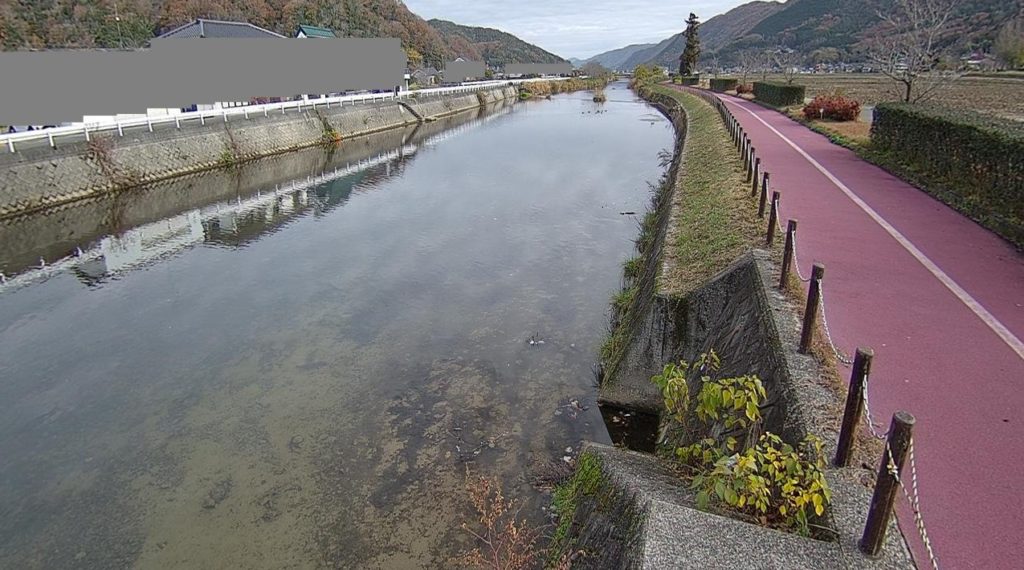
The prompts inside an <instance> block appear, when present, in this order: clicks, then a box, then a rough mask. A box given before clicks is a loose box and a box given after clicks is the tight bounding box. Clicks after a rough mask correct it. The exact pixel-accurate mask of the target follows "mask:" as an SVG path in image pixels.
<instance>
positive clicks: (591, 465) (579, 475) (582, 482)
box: [551, 453, 602, 558]
mask: <svg viewBox="0 0 1024 570" xmlns="http://www.w3.org/2000/svg"><path fill="white" fill-rule="evenodd" d="M601 481H602V474H601V460H600V459H599V458H598V457H597V456H596V455H594V454H592V453H583V454H582V455H580V457H579V460H578V462H577V464H576V471H575V473H573V476H572V477H571V478H570V479H569V480H568V481H566V482H565V483H562V484H561V485H559V486H557V487H555V492H554V495H553V497H552V501H551V508H552V509H553V510H554V512H555V514H556V515H558V526H557V527H555V533H554V536H553V537H552V538H551V553H552V555H553V556H554V557H555V558H557V557H558V556H559V555H560V554H561V551H562V550H564V548H565V546H566V544H565V542H566V540H567V539H568V538H569V531H570V530H571V529H572V522H573V519H574V515H575V513H576V507H577V506H578V505H579V501H580V499H581V498H583V497H585V496H593V495H594V494H596V493H597V491H598V489H599V488H600V486H601Z"/></svg>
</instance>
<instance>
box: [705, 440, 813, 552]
mask: <svg viewBox="0 0 1024 570" xmlns="http://www.w3.org/2000/svg"><path fill="white" fill-rule="evenodd" d="M693 486H694V488H695V489H697V506H698V507H699V508H701V509H705V508H707V507H708V505H709V503H711V502H712V501H717V502H721V503H725V504H726V505H728V506H729V507H733V508H736V509H739V510H741V511H743V512H746V513H748V514H751V515H753V516H755V517H756V518H758V519H759V520H760V521H761V522H762V523H764V524H781V525H782V526H784V527H786V528H792V529H795V530H796V531H797V532H799V533H800V534H803V535H805V536H806V535H809V534H810V520H809V519H810V512H812V511H813V513H814V514H815V515H817V516H821V515H822V514H824V512H825V506H826V505H828V503H829V501H830V500H831V498H832V493H831V491H830V490H829V488H828V483H827V482H826V481H825V465H824V461H823V459H822V450H821V440H819V439H818V438H817V437H815V436H813V435H809V436H807V438H805V439H804V441H802V442H801V443H800V445H799V446H798V447H796V448H794V447H793V446H791V445H789V444H788V443H785V442H783V441H782V439H781V438H780V437H779V436H777V435H775V434H772V433H765V434H764V435H762V436H761V437H760V439H759V440H758V442H757V445H755V446H753V447H750V448H748V449H746V450H745V451H743V452H742V453H734V454H732V455H729V456H724V457H720V458H718V459H717V460H716V461H715V462H714V464H713V466H712V467H711V469H710V471H709V472H706V473H701V474H698V475H696V476H695V477H694V478H693Z"/></svg>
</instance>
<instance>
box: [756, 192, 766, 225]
mask: <svg viewBox="0 0 1024 570" xmlns="http://www.w3.org/2000/svg"><path fill="white" fill-rule="evenodd" d="M767 201H768V186H767V185H765V186H761V200H760V201H759V202H758V204H757V217H758V218H763V217H764V207H765V202H767Z"/></svg>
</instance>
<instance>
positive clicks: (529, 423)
mask: <svg viewBox="0 0 1024 570" xmlns="http://www.w3.org/2000/svg"><path fill="white" fill-rule="evenodd" d="M607 94H608V96H609V101H608V102H607V103H604V104H596V103H593V102H592V101H591V100H590V97H591V94H590V93H589V92H581V93H575V94H567V95H558V96H555V97H554V98H553V99H552V100H546V101H545V100H540V101H529V102H525V103H516V104H514V105H507V106H504V107H499V108H495V109H490V110H487V111H486V112H471V113H467V114H463V115H460V116H455V117H452V118H450V119H446V120H445V121H439V122H437V123H429V124H426V125H424V126H423V127H422V128H420V129H415V130H412V129H410V130H405V131H392V132H389V133H385V134H382V135H377V136H375V137H368V138H365V139H353V140H351V141H344V142H343V143H342V145H341V148H340V149H338V150H337V151H335V152H333V153H328V152H325V151H323V150H321V149H312V150H308V151H303V152H301V153H295V154H293V155H287V156H284V157H278V158H275V159H271V160H269V161H263V162H261V163H256V164H253V165H248V166H246V167H244V168H243V169H241V170H240V171H228V172H221V173H212V174H208V175H205V176H200V177H195V178H191V179H188V180H183V181H176V182H174V183H172V184H170V185H168V186H165V187H162V188H155V189H151V190H147V191H140V192H137V193H133V194H126V195H121V196H119V197H117V198H112V199H107V200H101V201H97V202H93V203H88V204H80V205H76V206H73V207H69V208H65V209H63V210H61V211H57V212H47V213H44V214H41V215H37V216H33V217H31V218H27V219H22V220H18V221H16V222H8V223H2V224H0V271H3V272H4V274H5V277H6V283H5V284H4V285H2V286H0V567H4V568H78V567H80V568H120V567H138V568H170V567H177V568H229V567H230V568H310V567H332V568H435V567H446V566H449V565H450V561H451V560H452V558H453V557H455V556H458V555H459V553H460V552H461V551H463V550H464V549H466V548H468V547H470V546H471V545H472V542H471V540H470V538H471V537H470V536H469V535H468V534H467V533H466V532H465V531H464V530H461V529H460V524H461V523H462V522H463V521H469V522H472V520H473V512H472V510H471V507H470V504H469V499H468V496H467V493H466V489H465V483H466V478H467V472H468V473H471V474H473V475H483V476H488V477H497V478H498V480H500V481H501V483H502V485H503V487H504V489H505V491H506V494H507V495H509V496H512V497H515V498H516V499H517V500H519V501H521V502H522V503H523V504H524V505H525V507H524V511H523V513H524V514H525V515H526V516H527V517H528V518H529V519H530V520H531V521H534V523H538V524H539V523H542V522H544V521H545V517H544V512H543V510H542V507H544V506H546V502H547V500H548V498H547V497H545V496H544V495H543V494H542V493H540V492H538V491H537V490H536V489H534V487H533V486H532V485H531V469H532V467H533V466H536V465H543V464H545V463H548V462H551V461H559V460H561V458H562V457H563V456H564V455H566V454H567V449H568V448H573V450H575V449H577V448H578V446H579V443H580V441H581V440H584V439H590V440H596V441H607V440H608V435H607V432H606V431H605V428H604V425H603V423H602V421H601V416H600V412H599V411H598V409H597V406H596V404H595V398H596V388H595V385H594V382H595V379H594V375H593V371H592V365H593V363H594V361H595V360H596V355H597V351H598V347H599V346H600V343H601V342H602V340H603V339H604V336H605V334H606V330H607V320H608V317H607V307H608V301H609V298H610V296H611V295H612V294H613V293H614V292H615V291H616V290H617V289H618V287H619V284H620V277H621V263H622V261H624V260H625V259H626V258H628V257H629V256H630V255H631V254H632V251H633V244H632V239H633V238H634V237H635V235H636V233H637V217H638V216H639V214H640V213H642V211H643V209H644V208H645V206H646V203H647V199H648V189H647V182H654V181H655V180H656V179H657V178H658V177H659V175H660V168H659V166H658V157H657V154H658V151H660V150H662V149H668V148H671V146H672V130H671V128H670V125H669V124H668V122H667V121H665V120H664V119H663V118H662V117H661V116H660V115H658V114H657V113H656V112H655V111H654V110H653V109H652V108H650V107H648V106H647V105H645V104H644V103H642V102H640V101H638V100H636V99H635V97H634V96H633V94H632V93H631V92H630V91H628V90H627V89H626V88H625V86H624V85H623V84H614V85H612V86H611V87H610V88H609V89H608V91H607ZM623 212H637V213H638V214H637V216H633V215H623ZM531 341H532V343H531ZM541 341H543V342H541ZM576 402H578V404H579V405H576Z"/></svg>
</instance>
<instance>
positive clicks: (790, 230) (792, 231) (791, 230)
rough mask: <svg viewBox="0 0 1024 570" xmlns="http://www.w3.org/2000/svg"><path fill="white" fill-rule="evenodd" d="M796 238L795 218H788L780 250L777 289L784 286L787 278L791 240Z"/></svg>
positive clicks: (790, 262)
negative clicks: (780, 257) (780, 265)
mask: <svg viewBox="0 0 1024 570" xmlns="http://www.w3.org/2000/svg"><path fill="white" fill-rule="evenodd" d="M795 239H796V220H790V221H789V224H788V225H787V226H786V244H785V247H784V248H783V250H782V271H780V275H779V289H785V288H786V279H788V278H789V267H790V266H791V265H793V240H795Z"/></svg>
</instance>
